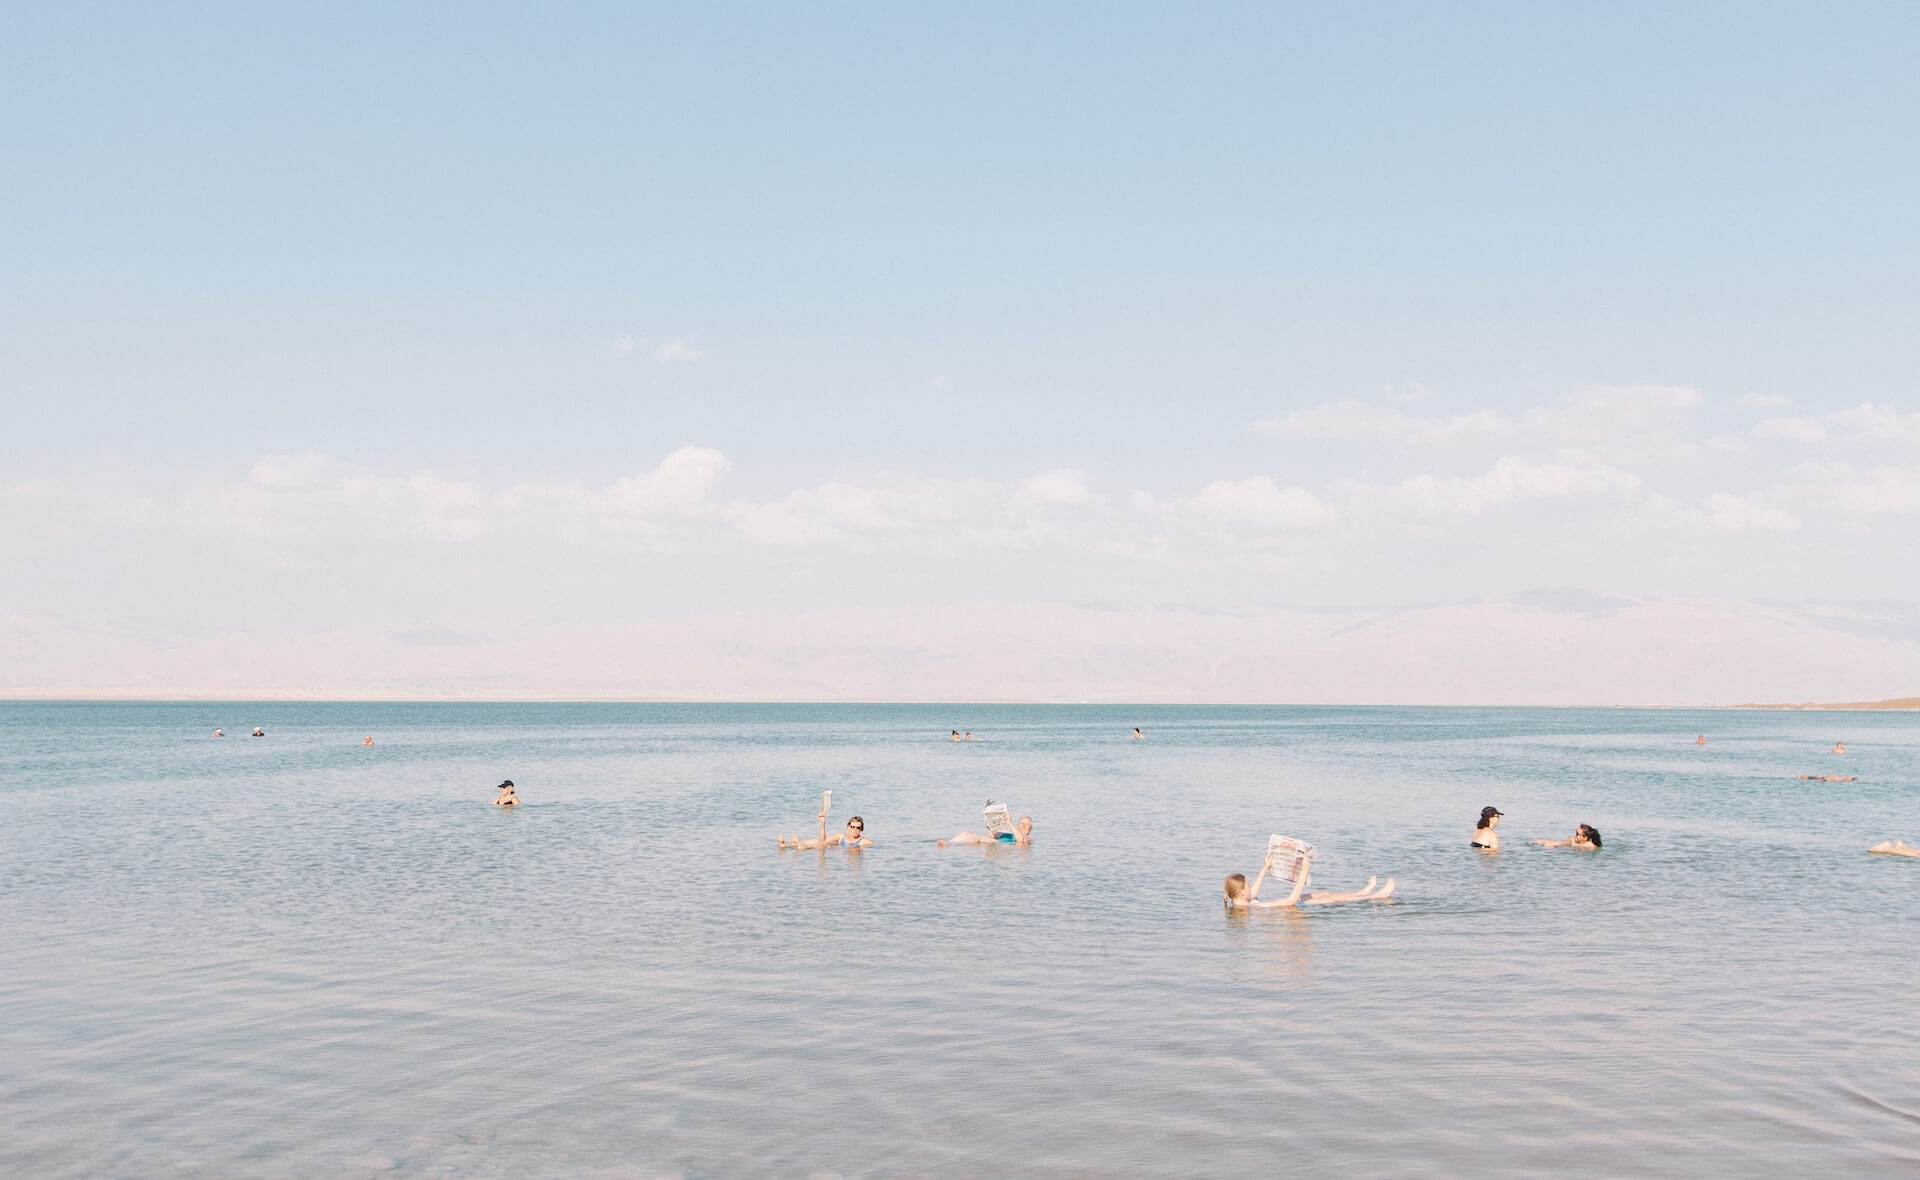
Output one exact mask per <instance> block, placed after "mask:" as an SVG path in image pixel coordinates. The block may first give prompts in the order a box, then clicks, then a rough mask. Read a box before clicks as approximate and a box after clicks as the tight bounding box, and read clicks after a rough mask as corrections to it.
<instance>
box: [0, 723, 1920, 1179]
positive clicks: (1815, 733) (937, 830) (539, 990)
mask: <svg viewBox="0 0 1920 1180" xmlns="http://www.w3.org/2000/svg"><path fill="white" fill-rule="evenodd" d="M256 724H258V725H261V726H264V727H265V728H266V729H267V731H268V736H267V737H266V738H264V739H258V740H250V739H248V738H247V737H245V736H244V734H245V733H246V732H247V731H248V729H250V728H251V727H252V726H254V725H256ZM1134 725H1140V726H1142V727H1144V728H1145V730H1146V732H1147V735H1148V740H1147V741H1145V742H1132V741H1129V740H1127V734H1128V731H1129V729H1130V728H1131V727H1132V726H1134ZM215 726H221V727H224V728H225V729H226V731H227V733H228V735H229V736H228V737H227V738H226V739H225V740H222V741H214V740H211V739H210V738H209V737H208V734H210V733H211V731H212V730H213V728H214V727H215ZM955 726H957V727H960V728H962V729H971V730H972V731H973V732H974V733H975V734H976V735H980V736H982V737H984V738H986V739H988V740H985V741H981V742H976V743H972V744H964V745H956V744H953V743H951V742H948V741H947V740H946V734H947V731H948V729H949V728H952V727H955ZM1703 732H1704V733H1706V734H1707V735H1708V736H1709V738H1710V740H1711V744H1710V745H1708V746H1706V747H1704V748H1698V747H1696V746H1694V745H1693V737H1694V735H1695V734H1696V733H1703ZM367 734H371V735H373V736H374V738H375V739H376V741H377V743H378V744H377V745H375V746H374V747H372V748H363V747H362V746H361V745H360V739H361V737H362V736H364V735H367ZM1836 740H1845V742H1846V743H1847V748H1848V753H1847V755H1846V756H1845V757H1844V758H1836V757H1834V756H1832V755H1830V754H1828V753H1827V750H1828V749H1829V748H1830V747H1831V746H1832V744H1833V742H1834V741H1836ZM1840 767H1844V769H1845V771H1846V772H1847V773H1850V774H1857V775H1859V781H1858V782H1853V783H1806V782H1800V781H1797V780H1795V779H1794V778H1793V777H1792V776H1793V775H1794V774H1795V773H1799V772H1821V773H1825V772H1830V771H1833V770H1835V769H1836V768H1840ZM502 777H511V778H513V779H515V780H516V781H517V782H518V783H519V784H520V793H521V796H522V798H523V799H525V800H526V803H527V805H526V806H525V807H523V808H521V809H520V810H519V811H517V812H511V813H502V812H500V811H499V810H497V809H495V808H493V807H490V806H488V805H487V801H488V800H489V799H490V798H491V797H492V795H493V791H492V787H493V784H494V783H496V782H498V781H499V780H500V779H501V778H502ZM825 788H831V789H832V790H833V792H834V815H835V818H834V826H835V827H836V828H837V827H838V826H839V823H840V822H841V821H843V820H844V819H845V818H846V817H847V816H848V815H850V814H853V813H854V812H859V813H860V814H862V815H864V816H865V818H866V819H867V821H868V832H869V834H870V835H872V836H873V837H874V839H875V841H876V846H875V847H874V848H873V849H871V850H869V851H867V852H864V853H860V854H854V855H849V854H847V853H843V852H837V851H836V852H832V853H829V854H827V855H825V856H821V855H818V854H811V853H809V854H795V853H792V852H787V853H776V852H775V850H774V847H773V844H774V840H773V838H774V834H775V833H776V832H781V831H793V830H797V829H804V828H805V827H806V826H807V824H808V823H809V822H810V821H811V817H812V815H813V812H814V811H815V809H816V807H817V803H818V799H819V795H820V792H821V790H822V789H825ZM989 796H991V797H993V798H995V799H1002V800H1005V801H1007V802H1008V803H1009V804H1011V806H1012V807H1013V808H1014V810H1015V812H1016V813H1021V812H1028V813H1031V814H1032V815H1033V816H1034V817H1035V835H1034V844H1033V846H1032V847H1031V848H1030V849H990V850H989V849H948V850H944V851H943V850H938V849H936V848H935V847H934V845H933V840H934V838H935V837H938V836H945V835H950V834H952V833H953V832H955V831H957V830H959V829H961V828H976V829H977V828H978V827H979V826H980V805H981V803H982V802H983V801H984V800H985V799H986V798H988V797H989ZM0 799H3V800H4V802H5V805H6V808H7V810H6V820H5V823H4V824H3V825H0V868H4V872H0V1010H3V1011H4V1012H5V1018H4V1020H0V1125H3V1126H4V1128H5V1131H4V1134H0V1174H5V1175H10V1176H36V1177H61V1176H112V1175H124V1176H154V1175H169V1176H194V1175H222V1176H282V1175H290V1176H352V1175H361V1174H369V1175H371V1174H387V1175H402V1176H439V1175H447V1176H514V1177H519V1176H593V1175H609V1176H633V1175H640V1176H647V1175H685V1176H734V1175H755V1174H783V1175H796V1176H801V1175H828V1174H838V1175H841V1176H863V1175H887V1174H898V1173H922V1174H938V1175H963V1174H1008V1175H1038V1176H1046V1175H1074V1176H1086V1175H1128V1176H1135V1175H1137V1176H1195V1175H1228V1174H1235V1173H1262V1174H1264V1173H1267V1172H1270V1171H1272V1170H1273V1169H1275V1168H1276V1167H1281V1166H1284V1165H1287V1164H1305V1165H1310V1166H1312V1167H1313V1168H1314V1169H1315V1170H1317V1171H1319V1172H1322V1173H1324V1174H1329V1175H1442V1174H1450V1173H1459V1172H1468V1171H1471V1172H1474V1173H1479V1174H1496V1175H1499V1174H1506V1175H1523V1174H1532V1173H1536V1172H1539V1171H1542V1170H1546V1169H1549V1168H1551V1169H1552V1170H1554V1171H1557V1172H1562V1173H1566V1174H1572V1175H1593V1176H1613V1175H1621V1174H1656V1173H1657V1174H1663V1175H1728V1174H1741V1175H1790V1174H1797V1173H1800V1174H1804V1173H1819V1174H1834V1173H1846V1174H1852V1175H1866V1176H1872V1175H1889V1176H1892V1175H1902V1176H1911V1175H1913V1174H1914V1173H1915V1169H1916V1168H1920V1052H1917V1051H1916V1038H1915V1025H1916V1021H1920V861H1912V860H1899V859H1894V858H1888V857H1875V856H1869V855H1867V854H1866V853H1865V851H1864V850H1865V848H1866V846H1867V845H1868V844H1869V843H1872V842H1874V841H1878V840H1883V839H1888V838H1890V837H1894V836H1899V837H1903V838H1905V839H1906V840H1907V841H1908V842H1909V843H1916V842H1920V806H1917V804H1920V718H1917V717H1915V716H1913V715H1906V716H1902V715H1869V714H1846V713H1820V714H1779V713H1725V712H1713V713H1691V712H1680V711H1660V710H1648V711H1626V710H1594V711H1568V710H1506V709H1499V710H1472V709H1280V708H1274V709H1239V708H1124V709H1114V708H1079V707H1065V706H1061V707H1010V706H993V707H969V706H939V707H933V706H927V707H899V706H884V707H881V706H873V707H868V706H818V707H810V706H745V705H742V706H662V705H531V706H529V705H417V704H416V705H394V704H380V705H289V704H266V705H241V704H143V705H99V704H84V705H81V704H68V705H21V704H0ZM1486 803H1493V804H1496V805H1498V806H1499V807H1500V808H1501V809H1502V810H1504V811H1505V812H1506V813H1507V818H1506V821H1505V825H1504V826H1503V828H1502V834H1503V836H1504V837H1505V839H1506V840H1507V841H1508V842H1509V845H1510V846H1509V848H1508V850H1507V851H1505V852H1503V853H1502V854H1501V855H1499V856H1498V857H1485V856H1481V855H1478V854H1475V853H1472V852H1470V851H1469V850H1468V849H1467V847H1466V845H1467V839H1468V834H1469V832H1470V831H1471V828H1472V820H1473V818H1474V816H1475V815H1476V814H1477V813H1478V811H1479V809H1480V807H1481V806H1482V805H1483V804H1486ZM1582 821H1585V822H1589V823H1592V824H1594V825H1595V826H1596V827H1598V828H1599V829H1600V830H1601V832H1602V833H1603V835H1604V837H1605V840H1606V848H1605V850H1604V851H1603V852H1601V853H1598V854H1580V853H1571V852H1566V851H1546V850H1540V849H1534V848H1530V847H1521V846H1520V845H1521V843H1522V842H1523V841H1524V840H1525V839H1526V838H1528V837H1532V836H1554V837H1560V836H1564V835H1566V834H1567V833H1568V832H1569V831H1571V830H1572V828H1573V827H1574V825H1575V824H1576V823H1579V822H1582ZM1271 832H1285V833H1289V834H1294V835H1298V836H1302V837H1305V838H1307V839H1310V840H1313V841H1314V842H1315V843H1317V844H1318V845H1319V848H1320V850H1321V854H1322V857H1321V860H1320V862H1319V863H1318V864H1317V865H1316V872H1315V877H1316V880H1317V881H1318V883H1320V884H1321V885H1323V886H1328V887H1333V888H1347V887H1352V886H1356V885H1358V884H1359V883H1360V882H1362V881H1363V880H1364V879H1365V878H1366V877H1367V876H1368V875H1370V874H1373V873H1379V874H1382V875H1385V874H1392V875H1395V876H1397V877H1398V878H1399V882H1400V893H1399V897H1398V900H1397V902H1396V903H1395V904H1391V905H1356V906H1348V907H1337V908H1332V909H1327V910H1319V911H1312V912H1308V913H1304V914H1286V913H1269V914H1258V915H1253V916H1235V915H1228V914H1226V913H1224V912H1223V910H1222V907H1221V905H1220V901H1219V895H1220V882H1221V878H1222V877H1223V876H1224V875H1225V874H1226V873H1228V872H1231V871H1235V870H1243V871H1246V872H1248V873H1252V872H1253V871H1254V869H1255V868H1257V866H1258V863H1259V860H1260V857H1261V855H1262V853H1263V852H1264V849H1265V845H1266V839H1267V836H1268V834H1269V833H1271Z"/></svg>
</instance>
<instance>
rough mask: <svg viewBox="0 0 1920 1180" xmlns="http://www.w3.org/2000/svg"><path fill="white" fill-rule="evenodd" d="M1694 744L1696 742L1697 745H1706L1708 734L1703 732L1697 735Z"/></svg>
mask: <svg viewBox="0 0 1920 1180" xmlns="http://www.w3.org/2000/svg"><path fill="white" fill-rule="evenodd" d="M1693 744H1694V745H1696V746H1704V745H1706V744H1707V735H1706V734H1704V733H1703V734H1701V735H1700V736H1699V737H1697V738H1694V739H1693Z"/></svg>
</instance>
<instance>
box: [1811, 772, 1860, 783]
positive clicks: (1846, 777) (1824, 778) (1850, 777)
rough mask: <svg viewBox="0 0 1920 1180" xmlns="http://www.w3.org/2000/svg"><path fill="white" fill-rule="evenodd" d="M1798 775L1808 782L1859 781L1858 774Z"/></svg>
mask: <svg viewBox="0 0 1920 1180" xmlns="http://www.w3.org/2000/svg"><path fill="white" fill-rule="evenodd" d="M1798 777H1799V778H1801V779H1802V780H1804V781H1806V782H1810V783H1857V782H1859V781H1860V776H1859V775H1857V774H1803V775H1800V776H1798Z"/></svg>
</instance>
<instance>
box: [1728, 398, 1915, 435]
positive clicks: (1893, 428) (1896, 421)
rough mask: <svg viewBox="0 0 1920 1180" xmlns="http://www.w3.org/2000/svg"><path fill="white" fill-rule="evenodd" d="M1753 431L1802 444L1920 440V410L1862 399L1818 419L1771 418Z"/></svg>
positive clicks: (1756, 433)
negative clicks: (1914, 411)
mask: <svg viewBox="0 0 1920 1180" xmlns="http://www.w3.org/2000/svg"><path fill="white" fill-rule="evenodd" d="M1753 434H1754V437H1755V438H1778V439H1785V440H1787V441H1789V442H1801V443H1824V442H1829V441H1832V442H1850V443H1878V444H1892V445H1899V444H1908V443H1920V413H1917V414H1902V413H1900V412H1899V411H1898V410H1896V409H1894V408H1893V407H1892V406H1881V405H1875V404H1874V403H1872V402H1862V403H1861V404H1859V405H1857V406H1855V407H1854V408H1853V409H1851V410H1840V411H1837V412H1835V413H1831V414H1822V415H1820V416H1819V417H1817V418H1768V419H1766V420H1765V421H1763V422H1760V423H1758V424H1757V425H1755V426H1754V428H1753Z"/></svg>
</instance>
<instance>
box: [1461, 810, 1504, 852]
mask: <svg viewBox="0 0 1920 1180" xmlns="http://www.w3.org/2000/svg"><path fill="white" fill-rule="evenodd" d="M1503 814H1505V813H1504V812H1502V811H1501V810H1500V809H1499V808H1498V807H1494V806H1492V805H1488V806H1486V807H1482V808H1481V809H1480V822H1479V823H1477V824H1475V825H1473V836H1472V837H1471V838H1470V839H1469V840H1468V841H1467V842H1468V843H1469V844H1471V845H1472V846H1473V847H1475V848H1478V849H1479V850H1480V851H1482V852H1498V851H1500V817H1501V816H1502V815H1503Z"/></svg>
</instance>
